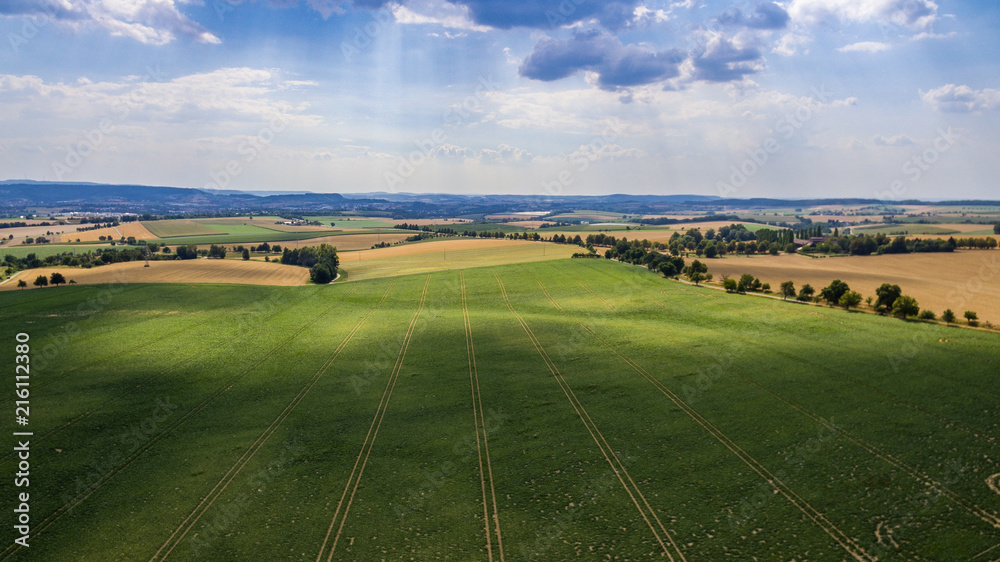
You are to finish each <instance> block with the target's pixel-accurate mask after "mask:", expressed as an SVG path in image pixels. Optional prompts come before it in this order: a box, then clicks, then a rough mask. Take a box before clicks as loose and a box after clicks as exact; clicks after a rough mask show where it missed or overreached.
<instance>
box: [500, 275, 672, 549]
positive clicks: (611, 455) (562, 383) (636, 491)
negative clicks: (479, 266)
mask: <svg viewBox="0 0 1000 562" xmlns="http://www.w3.org/2000/svg"><path fill="white" fill-rule="evenodd" d="M493 276H494V277H495V278H496V281H497V284H498V285H499V287H500V294H501V296H502V297H503V300H504V302H505V303H506V304H507V308H508V309H509V310H510V313H511V314H512V315H513V316H514V318H515V319H517V321H518V323H519V324H520V325H521V328H523V329H524V333H525V334H527V336H528V339H529V340H530V341H531V344H532V345H533V346H534V348H535V351H537V352H538V354H539V355H540V356H541V358H542V361H543V362H544V363H545V366H546V367H547V368H548V370H549V372H550V373H551V374H552V378H553V379H555V381H556V383H557V384H559V388H560V389H561V390H562V391H563V394H565V395H566V399H567V400H569V402H570V405H571V406H572V407H573V409H574V410H575V411H576V414H577V416H579V418H580V421H582V422H583V425H584V427H586V429H587V432H588V433H589V434H590V436H591V438H592V439H593V440H594V443H596V444H597V447H598V449H600V451H601V454H603V455H604V458H605V460H607V461H608V464H609V465H610V466H611V470H613V471H614V473H615V476H617V477H618V481H619V482H621V484H622V487H624V488H625V491H626V492H627V493H628V495H629V498H631V500H632V503H633V504H635V507H636V509H638V510H639V514H640V515H641V516H642V518H643V520H644V521H645V522H646V524H647V525H648V526H649V529H650V531H652V533H653V536H654V537H655V538H656V541H657V542H658V543H659V544H660V547H661V548H662V550H663V554H664V555H665V556H666V557H667V558H669V559H670V560H671V561H673V560H675V558H674V555H675V554H676V556H677V558H678V559H680V560H681V561H685V560H686V558H685V557H684V553H683V552H682V551H681V549H680V547H679V546H678V545H677V543H676V542H675V541H674V538H673V536H671V535H670V533H669V532H668V531H667V529H666V527H664V526H663V523H662V522H661V521H660V518H659V516H657V514H656V510H654V509H653V507H652V506H651V505H649V502H648V501H647V500H646V497H645V496H644V495H643V493H642V490H641V489H640V488H639V486H638V485H637V484H636V483H635V481H634V480H633V479H632V476H631V475H630V474H629V472H628V470H627V469H626V468H625V464H624V463H622V462H621V460H620V459H619V458H618V455H617V454H616V453H615V452H614V449H613V448H612V447H611V445H610V443H608V441H607V440H606V439H605V438H604V435H603V434H602V433H601V431H600V429H599V428H598V427H597V424H596V423H595V422H594V420H593V419H592V418H591V417H590V414H588V413H587V411H586V409H585V408H584V406H583V404H582V403H581V402H580V400H579V399H578V398H577V397H576V393H574V392H573V389H572V388H571V387H570V386H569V383H568V382H567V381H566V380H565V378H563V376H562V373H561V372H560V371H559V368H558V367H556V365H555V363H554V362H553V361H552V359H551V358H550V357H549V355H548V353H547V352H546V351H545V348H544V347H542V344H541V342H540V341H539V340H538V338H537V337H536V336H535V334H534V332H532V331H531V328H530V327H529V326H528V324H527V322H525V320H524V318H522V317H521V315H520V314H518V313H517V311H516V310H514V306H513V305H512V304H511V302H510V298H509V297H508V296H507V288H506V287H505V286H504V284H503V280H501V279H500V276H499V275H497V273H496V272H495V271H494V272H493ZM612 459H613V460H612ZM623 474H624V478H623V477H622V475H623ZM626 480H628V483H626ZM629 484H631V486H632V487H631V488H630V487H629ZM636 496H638V497H639V498H640V499H641V500H642V504H641V505H640V503H639V501H638V500H637V499H636ZM643 506H645V509H643ZM646 510H648V513H647V511H646ZM650 516H651V517H652V518H653V519H654V520H655V521H656V524H657V526H658V527H659V531H657V528H656V526H654V525H653V522H652V521H650ZM660 532H662V534H663V536H661V534H660ZM663 537H666V542H669V543H670V548H668V546H667V544H666V543H665V542H664V538H663ZM671 549H672V552H671Z"/></svg>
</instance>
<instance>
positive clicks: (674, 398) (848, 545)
mask: <svg viewBox="0 0 1000 562" xmlns="http://www.w3.org/2000/svg"><path fill="white" fill-rule="evenodd" d="M633 289H634V287H633ZM640 292H642V293H643V294H646V296H647V297H649V298H650V299H651V300H653V302H654V303H656V304H657V305H658V306H660V307H661V308H666V307H665V306H664V305H663V304H662V303H660V302H659V301H658V300H657V299H655V298H653V297H652V296H650V295H648V294H647V293H645V292H644V291H640ZM602 300H603V299H602ZM580 326H581V327H582V328H583V329H584V330H585V331H587V332H588V333H590V334H591V335H592V336H594V338H596V339H597V340H598V341H599V342H601V343H602V344H603V345H604V346H605V347H607V348H608V349H609V350H610V351H611V352H612V353H614V354H615V355H617V356H618V357H619V358H620V359H622V360H623V361H624V362H625V363H626V364H627V365H629V366H630V367H631V368H632V369H633V370H635V371H636V372H637V373H638V374H639V375H641V376H642V377H643V378H645V379H646V380H647V381H648V382H650V383H652V384H653V386H654V387H656V388H657V390H659V391H660V392H661V393H662V394H664V395H665V396H666V397H667V398H669V399H670V400H671V402H673V403H674V405H675V406H677V407H678V408H680V409H681V410H682V411H683V412H685V413H686V414H687V415H688V416H689V417H691V419H692V420H693V421H695V422H696V423H697V424H698V425H700V426H701V427H702V428H703V429H705V430H706V431H708V433H709V434H710V435H712V436H713V437H715V439H716V440H717V441H719V442H720V443H721V444H722V445H723V446H725V447H726V448H727V449H729V451H730V452H732V453H733V454H735V455H736V456H737V457H738V458H739V459H740V460H742V461H743V462H744V464H746V465H747V466H748V467H750V469H751V470H753V471H754V472H756V473H757V474H758V475H759V476H760V477H761V478H763V479H764V480H765V481H766V482H767V483H768V484H769V485H771V487H772V488H773V489H774V490H775V492H776V493H779V494H781V495H782V496H784V497H785V498H786V499H787V500H788V501H789V502H790V503H791V504H792V505H794V506H795V507H796V508H798V509H799V511H801V512H802V513H803V514H804V515H806V517H808V518H809V519H810V520H811V521H813V523H814V524H816V525H817V526H818V527H820V528H821V529H822V530H823V531H824V532H825V533H826V534H827V535H829V536H830V537H831V538H832V539H833V540H834V542H836V543H837V544H838V545H839V546H841V548H843V549H844V550H846V551H847V552H848V553H849V554H850V555H851V556H852V557H853V558H855V559H856V560H861V561H874V560H876V558H875V557H872V556H871V555H869V554H868V553H867V552H866V551H865V550H864V549H863V548H862V547H861V546H860V545H859V544H858V543H857V541H856V540H855V539H853V538H851V537H849V536H847V534H846V533H844V532H843V531H841V530H840V528H839V527H837V526H836V525H835V524H834V523H833V522H831V521H830V520H829V519H827V518H826V516H825V515H824V514H823V513H822V512H820V511H819V510H817V509H815V508H814V507H812V505H810V504H809V503H808V502H806V501H805V499H803V498H802V497H801V496H799V495H798V494H797V493H796V492H795V491H794V490H792V489H791V488H790V487H789V486H788V485H786V484H785V483H784V482H782V481H781V480H779V479H778V478H777V477H776V476H775V475H774V474H773V473H771V472H770V471H769V470H768V469H767V468H766V467H765V466H764V465H763V464H762V463H760V462H759V461H757V460H756V459H755V458H754V457H753V456H751V455H750V454H749V453H747V452H746V451H745V450H744V449H742V448H741V447H739V445H738V444H736V442H735V441H733V440H732V439H730V438H729V437H728V436H727V435H726V434H725V433H723V432H722V430H720V429H719V428H718V427H716V426H715V425H714V424H712V423H711V422H710V421H708V420H707V419H706V418H704V417H703V416H701V414H699V413H698V412H697V411H696V410H694V408H692V407H691V406H690V405H688V404H687V403H686V402H684V401H683V400H682V399H681V398H680V396H678V395H677V394H676V393H674V392H673V391H672V390H670V389H669V388H668V387H667V386H666V385H664V384H662V383H661V382H660V381H659V380H658V379H656V378H655V377H653V376H652V375H651V374H649V373H648V372H647V371H646V370H645V369H643V368H642V367H641V366H640V365H639V364H638V363H636V362H635V361H633V360H632V359H631V358H629V357H627V356H625V355H624V354H622V353H620V352H619V351H618V350H617V349H615V348H614V347H613V346H612V345H611V344H610V343H609V342H607V341H606V340H604V339H603V338H602V337H601V336H599V335H598V334H597V333H596V332H595V331H594V330H592V329H591V328H590V327H589V326H587V325H585V324H582V323H581V324H580Z"/></svg>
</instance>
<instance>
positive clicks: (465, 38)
mask: <svg viewBox="0 0 1000 562" xmlns="http://www.w3.org/2000/svg"><path fill="white" fill-rule="evenodd" d="M998 28H1000V8H998V7H997V5H996V3H995V2H987V1H979V2H955V1H947V0H786V1H783V2H770V1H764V2H757V1H748V2H716V1H710V0H687V1H670V0H664V1H655V0H647V1H644V0H612V1H605V2H597V1H595V0H561V1H559V0H543V1H521V0H517V1H507V2H489V1H485V0H450V1H448V0H414V1H408V0H403V1H400V2H383V1H382V0H354V1H353V2H350V1H336V0H203V1H198V0H134V1H125V0H9V1H6V2H3V3H0V175H2V176H5V177H6V178H29V179H36V180H42V179H44V180H50V181H51V180H67V181H98V182H111V183H142V184H154V185H174V186H185V187H213V188H226V189H248V190H253V189H266V190H274V189H287V190H311V191H330V192H345V193H347V192H365V191H395V192H455V193H462V192H467V193H518V194H551V195H558V194H604V193H656V194H672V193H695V194H702V195H724V196H729V197H842V196H850V197H873V198H882V199H890V200H891V199H896V200H900V199H908V198H927V199H942V198H993V199H997V198H1000V197H998V190H997V188H996V186H997V178H998V177H1000V158H997V157H996V155H997V154H998V148H1000V142H998V141H1000V127H998V126H997V125H998V124H1000V65H998V61H1000V41H997V40H996V37H997V36H998Z"/></svg>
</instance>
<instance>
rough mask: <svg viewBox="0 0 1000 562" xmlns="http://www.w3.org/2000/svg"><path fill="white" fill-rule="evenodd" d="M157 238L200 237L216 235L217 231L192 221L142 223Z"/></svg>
mask: <svg viewBox="0 0 1000 562" xmlns="http://www.w3.org/2000/svg"><path fill="white" fill-rule="evenodd" d="M142 224H143V225H144V226H145V227H146V228H147V229H149V231H150V232H152V233H153V235H154V236H156V237H157V238H171V237H174V236H200V235H203V234H218V233H219V231H217V230H215V229H213V228H209V227H208V226H206V225H204V224H203V223H201V222H199V221H196V220H192V219H173V220H165V221H145V222H143V223H142Z"/></svg>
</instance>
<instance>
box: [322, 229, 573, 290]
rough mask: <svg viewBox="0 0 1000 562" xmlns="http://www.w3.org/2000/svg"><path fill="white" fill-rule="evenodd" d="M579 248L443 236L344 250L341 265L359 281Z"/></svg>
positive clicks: (565, 253) (564, 254) (560, 254)
mask: <svg viewBox="0 0 1000 562" xmlns="http://www.w3.org/2000/svg"><path fill="white" fill-rule="evenodd" d="M578 251H580V248H579V247H578V246H568V245H565V244H546V243H541V242H527V241H524V240H493V239H486V240H466V239H460V240H441V241H434V242H423V243H420V244H407V245H404V246H394V247H391V248H380V249H378V250H366V251H361V252H351V253H348V254H341V256H340V267H341V269H342V270H344V271H346V272H347V274H348V280H349V281H358V280H361V279H371V278H373V277H390V276H394V275H407V274H411V273H427V272H431V271H443V270H448V269H466V268H470V267H487V266H492V265H506V264H511V263H526V262H535V261H546V260H555V259H564V258H568V257H570V256H572V255H573V254H574V253H575V252H578Z"/></svg>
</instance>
